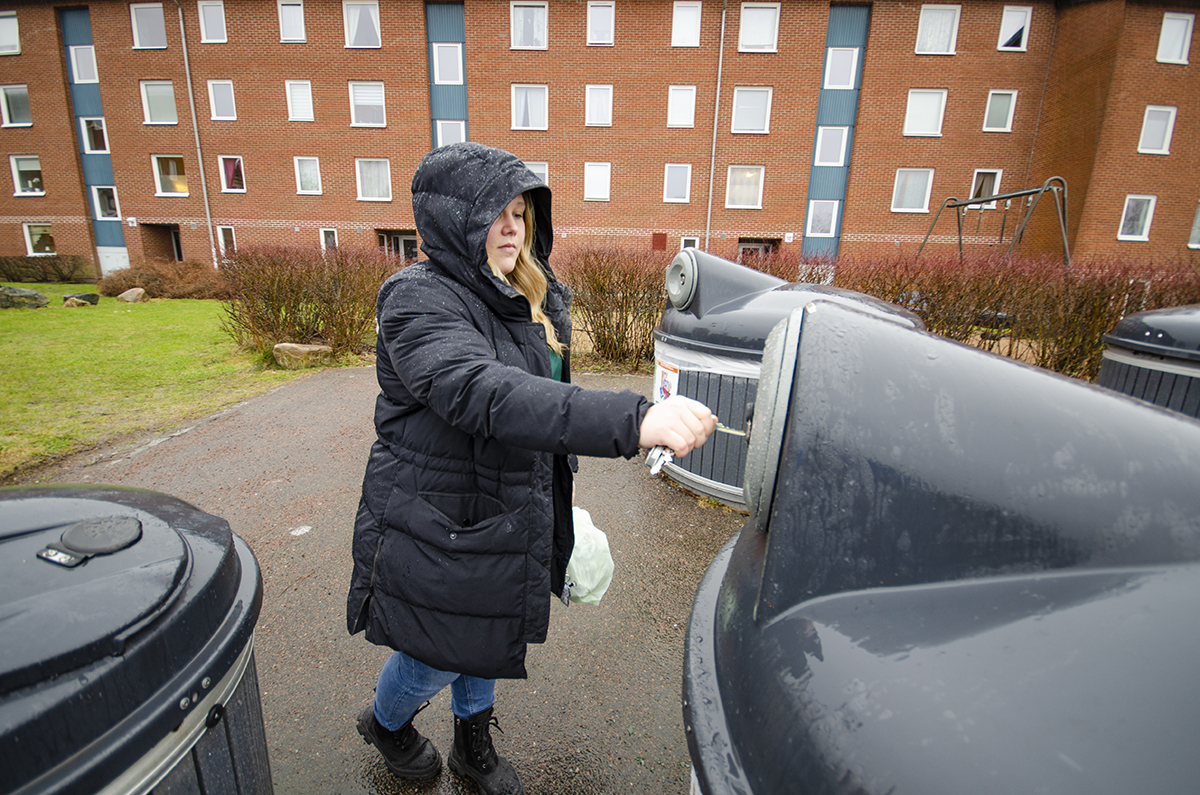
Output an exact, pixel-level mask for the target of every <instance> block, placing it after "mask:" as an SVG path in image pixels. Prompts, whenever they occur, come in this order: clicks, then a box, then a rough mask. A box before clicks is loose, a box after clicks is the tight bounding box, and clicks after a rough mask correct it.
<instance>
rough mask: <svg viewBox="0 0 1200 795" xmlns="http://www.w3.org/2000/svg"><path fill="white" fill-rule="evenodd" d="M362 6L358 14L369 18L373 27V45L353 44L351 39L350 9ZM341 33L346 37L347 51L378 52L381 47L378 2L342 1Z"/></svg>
mask: <svg viewBox="0 0 1200 795" xmlns="http://www.w3.org/2000/svg"><path fill="white" fill-rule="evenodd" d="M351 6H362V10H360V11H359V13H360V14H361V13H366V14H368V15H369V16H370V17H371V22H373V23H374V25H375V31H374V33H375V43H374V44H369V43H368V44H353V43H351V39H352V37H353V33H352V32H351V30H350V7H351ZM342 31H343V33H345V35H346V49H347V50H378V49H380V48H381V47H383V26H382V25H381V24H380V22H379V1H378V0H342Z"/></svg>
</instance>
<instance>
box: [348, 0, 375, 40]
mask: <svg viewBox="0 0 1200 795" xmlns="http://www.w3.org/2000/svg"><path fill="white" fill-rule="evenodd" d="M344 8H345V9H346V43H347V44H348V45H349V46H351V47H378V46H379V6H378V5H376V4H375V3H346V4H345V6H344Z"/></svg>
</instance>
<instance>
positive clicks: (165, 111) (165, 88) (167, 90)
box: [144, 83, 179, 124]
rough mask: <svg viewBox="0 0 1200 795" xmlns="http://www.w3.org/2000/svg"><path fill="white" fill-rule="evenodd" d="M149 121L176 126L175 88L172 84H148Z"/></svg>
mask: <svg viewBox="0 0 1200 795" xmlns="http://www.w3.org/2000/svg"><path fill="white" fill-rule="evenodd" d="M144 88H145V91H146V114H147V120H148V121H152V122H161V123H164V124H175V123H177V122H178V121H179V117H178V116H176V115H175V87H174V85H172V84H171V83H146V84H144Z"/></svg>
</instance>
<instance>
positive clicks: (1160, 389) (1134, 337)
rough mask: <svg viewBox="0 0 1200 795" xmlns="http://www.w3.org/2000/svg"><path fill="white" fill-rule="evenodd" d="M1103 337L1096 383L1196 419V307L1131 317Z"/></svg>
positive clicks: (1199, 356) (1199, 340)
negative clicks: (1101, 360) (1103, 342)
mask: <svg viewBox="0 0 1200 795" xmlns="http://www.w3.org/2000/svg"><path fill="white" fill-rule="evenodd" d="M1104 341H1105V343H1106V344H1107V348H1106V349H1105V351H1104V361H1103V362H1102V363H1101V365H1100V375H1099V376H1098V377H1097V379H1096V383H1097V384H1099V385H1100V386H1105V387H1108V388H1109V389H1115V390H1116V391H1118V392H1121V393H1123V394H1126V395H1131V396H1133V397H1136V398H1140V399H1141V400H1145V401H1146V402H1148V403H1153V404H1154V405H1156V406H1162V407H1163V408H1166V409H1170V410H1172V411H1177V412H1179V413H1180V414H1186V415H1187V416H1189V417H1200V305H1191V306H1180V307H1175V308H1173V309H1159V310H1155V311H1151V312H1139V313H1137V314H1133V315H1129V316H1128V317H1125V318H1122V319H1121V321H1120V322H1119V323H1117V326H1116V328H1114V329H1113V332H1112V333H1111V334H1107V335H1105V337H1104Z"/></svg>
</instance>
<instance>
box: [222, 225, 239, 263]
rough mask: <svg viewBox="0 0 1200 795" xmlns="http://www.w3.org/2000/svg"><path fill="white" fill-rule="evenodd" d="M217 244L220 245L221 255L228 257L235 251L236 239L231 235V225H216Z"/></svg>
mask: <svg viewBox="0 0 1200 795" xmlns="http://www.w3.org/2000/svg"><path fill="white" fill-rule="evenodd" d="M217 245H219V246H220V247H221V256H222V257H228V256H229V255H230V254H232V253H233V252H235V251H237V239H236V238H235V237H234V235H233V227H232V226H218V227H217Z"/></svg>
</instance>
